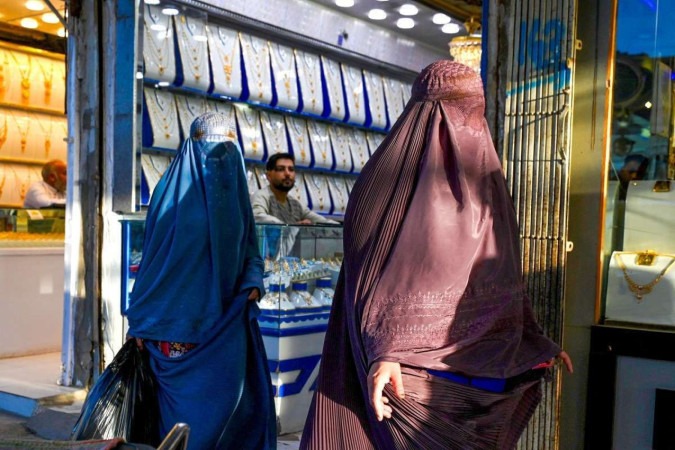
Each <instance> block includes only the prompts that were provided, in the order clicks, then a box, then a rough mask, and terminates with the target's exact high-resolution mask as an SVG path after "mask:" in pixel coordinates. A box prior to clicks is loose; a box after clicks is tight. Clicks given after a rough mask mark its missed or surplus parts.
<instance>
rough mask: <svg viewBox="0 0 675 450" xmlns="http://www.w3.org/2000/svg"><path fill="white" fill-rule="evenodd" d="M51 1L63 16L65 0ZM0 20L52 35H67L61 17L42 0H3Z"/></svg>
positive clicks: (0, 4)
mask: <svg viewBox="0 0 675 450" xmlns="http://www.w3.org/2000/svg"><path fill="white" fill-rule="evenodd" d="M50 3H51V4H52V5H53V6H54V7H55V8H56V9H57V10H58V11H59V14H60V15H61V16H62V17H63V15H64V11H65V1H64V0H51V1H50ZM0 22H2V23H5V24H8V25H13V26H17V27H23V28H26V29H29V30H35V31H38V32H43V33H48V34H52V35H57V36H64V35H65V30H64V29H63V24H61V22H60V21H59V18H58V17H57V16H56V15H55V14H54V13H53V12H52V11H51V9H50V8H49V6H48V5H47V4H46V3H45V2H44V1H42V0H3V1H1V2H0Z"/></svg>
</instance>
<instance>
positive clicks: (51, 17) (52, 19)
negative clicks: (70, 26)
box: [42, 12, 59, 23]
mask: <svg viewBox="0 0 675 450" xmlns="http://www.w3.org/2000/svg"><path fill="white" fill-rule="evenodd" d="M42 21H43V22H44V23H59V18H58V17H56V14H54V13H51V12H48V13H44V14H43V15H42Z"/></svg>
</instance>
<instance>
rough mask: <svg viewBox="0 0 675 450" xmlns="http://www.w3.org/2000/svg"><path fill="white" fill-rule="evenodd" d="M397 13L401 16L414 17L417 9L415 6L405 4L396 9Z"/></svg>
mask: <svg viewBox="0 0 675 450" xmlns="http://www.w3.org/2000/svg"><path fill="white" fill-rule="evenodd" d="M398 12H399V13H401V15H402V16H414V15H415V14H417V13H418V12H419V10H418V9H417V6H415V5H411V4H410V3H406V4H405V5H403V6H401V7H400V8H399V9H398Z"/></svg>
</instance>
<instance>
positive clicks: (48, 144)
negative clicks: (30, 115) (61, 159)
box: [36, 117, 54, 158]
mask: <svg viewBox="0 0 675 450" xmlns="http://www.w3.org/2000/svg"><path fill="white" fill-rule="evenodd" d="M46 119H47V120H48V121H49V128H47V127H45V126H44V125H43V123H42V120H41V119H39V118H37V119H36V122H37V123H38V125H39V126H40V129H41V130H42V135H43V136H44V137H45V158H49V153H50V152H51V150H52V129H53V127H54V123H53V122H52V120H51V119H50V118H48V117H47V118H46Z"/></svg>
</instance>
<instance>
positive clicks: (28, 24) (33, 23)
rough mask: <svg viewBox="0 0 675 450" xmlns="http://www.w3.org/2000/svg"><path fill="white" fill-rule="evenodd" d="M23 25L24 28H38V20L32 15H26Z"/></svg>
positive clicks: (22, 21) (22, 20)
mask: <svg viewBox="0 0 675 450" xmlns="http://www.w3.org/2000/svg"><path fill="white" fill-rule="evenodd" d="M21 26H22V27H24V28H37V27H38V21H37V20H35V19H33V18H32V17H24V18H23V19H21Z"/></svg>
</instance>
